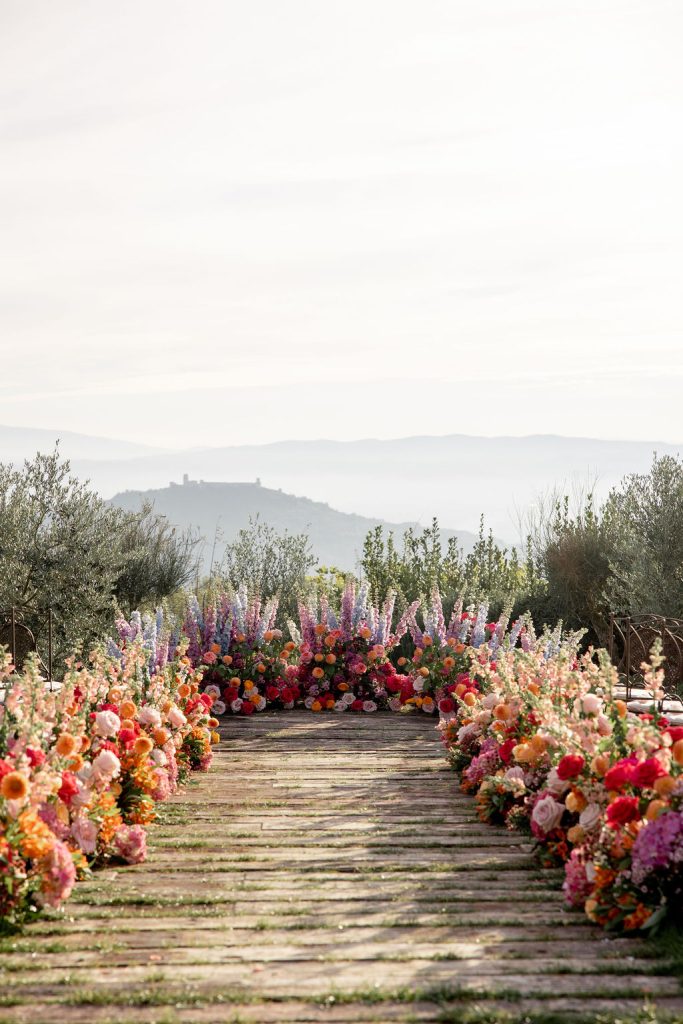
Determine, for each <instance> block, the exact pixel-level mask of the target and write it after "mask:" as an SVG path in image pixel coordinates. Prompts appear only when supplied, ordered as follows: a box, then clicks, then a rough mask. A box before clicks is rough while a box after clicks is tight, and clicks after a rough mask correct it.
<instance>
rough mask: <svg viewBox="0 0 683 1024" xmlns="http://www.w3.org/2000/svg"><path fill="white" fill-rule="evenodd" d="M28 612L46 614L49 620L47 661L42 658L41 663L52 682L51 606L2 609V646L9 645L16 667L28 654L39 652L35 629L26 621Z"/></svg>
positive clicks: (52, 636) (20, 664) (0, 624)
mask: <svg viewBox="0 0 683 1024" xmlns="http://www.w3.org/2000/svg"><path fill="white" fill-rule="evenodd" d="M26 613H29V614H30V615H31V617H33V618H35V617H36V616H38V617H41V616H44V617H45V619H46V620H47V663H46V662H44V661H43V659H42V658H41V659H40V661H41V664H42V666H43V668H44V670H45V672H46V675H47V680H48V682H49V683H50V684H51V683H52V681H53V679H52V668H53V665H52V662H53V647H54V615H53V612H52V609H51V608H45V609H36V608H17V607H16V606H13V607H11V608H5V609H0V646H4V647H8V648H9V652H10V655H11V657H12V663H13V665H15V667H16V668H18V669H20V668H22V666H23V664H24V661H25V660H26V658H27V656H28V655H29V654H32V653H36V654H37V653H38V643H37V641H36V638H35V636H34V634H33V631H32V630H31V629H30V628H29V626H27V625H26V623H25V622H24V617H25V615H26Z"/></svg>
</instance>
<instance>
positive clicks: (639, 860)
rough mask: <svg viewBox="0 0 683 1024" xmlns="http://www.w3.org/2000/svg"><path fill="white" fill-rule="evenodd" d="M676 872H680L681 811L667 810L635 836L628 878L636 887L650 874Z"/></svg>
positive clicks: (682, 850) (682, 866)
mask: <svg viewBox="0 0 683 1024" xmlns="http://www.w3.org/2000/svg"><path fill="white" fill-rule="evenodd" d="M677 870H678V871H681V870H683V811H668V812H667V813H666V814H661V815H660V816H659V817H658V818H656V819H655V821H650V822H648V824H647V825H646V826H645V828H642V829H641V830H640V832H639V833H638V836H637V838H636V841H635V843H634V844H633V851H632V867H631V875H632V878H633V881H634V882H635V883H636V885H642V884H643V883H644V882H646V881H647V879H648V877H649V876H650V875H652V874H653V873H654V872H657V871H666V872H674V871H677Z"/></svg>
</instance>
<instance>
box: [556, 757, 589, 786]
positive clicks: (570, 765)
mask: <svg viewBox="0 0 683 1024" xmlns="http://www.w3.org/2000/svg"><path fill="white" fill-rule="evenodd" d="M585 763H586V761H585V759H584V758H583V757H581V754H565V755H564V757H563V758H562V759H561V761H560V763H559V764H558V766H557V777H558V779H562V781H563V782H566V781H567V779H575V778H576V776H577V775H580V774H581V772H582V771H583V768H584V765H585Z"/></svg>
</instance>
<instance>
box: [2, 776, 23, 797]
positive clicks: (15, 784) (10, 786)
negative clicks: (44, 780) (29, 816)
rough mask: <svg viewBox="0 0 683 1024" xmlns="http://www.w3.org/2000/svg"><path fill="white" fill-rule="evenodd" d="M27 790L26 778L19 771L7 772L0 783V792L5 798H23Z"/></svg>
mask: <svg viewBox="0 0 683 1024" xmlns="http://www.w3.org/2000/svg"><path fill="white" fill-rule="evenodd" d="M28 790H29V784H28V779H27V778H26V776H25V775H22V774H21V772H8V773H7V775H5V776H4V778H3V780H2V782H1V783H0V793H2V795H3V796H4V798H5V800H25V799H26V797H27V796H28Z"/></svg>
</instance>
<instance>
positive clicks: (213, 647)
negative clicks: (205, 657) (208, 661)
mask: <svg viewBox="0 0 683 1024" xmlns="http://www.w3.org/2000/svg"><path fill="white" fill-rule="evenodd" d="M211 651H212V653H213V654H220V653H221V645H220V644H211Z"/></svg>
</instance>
